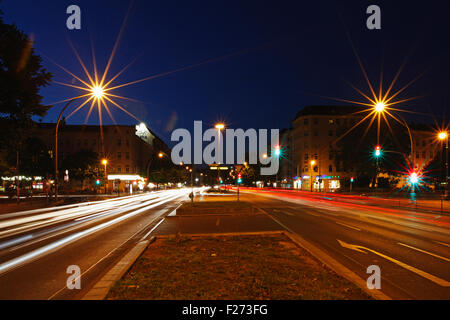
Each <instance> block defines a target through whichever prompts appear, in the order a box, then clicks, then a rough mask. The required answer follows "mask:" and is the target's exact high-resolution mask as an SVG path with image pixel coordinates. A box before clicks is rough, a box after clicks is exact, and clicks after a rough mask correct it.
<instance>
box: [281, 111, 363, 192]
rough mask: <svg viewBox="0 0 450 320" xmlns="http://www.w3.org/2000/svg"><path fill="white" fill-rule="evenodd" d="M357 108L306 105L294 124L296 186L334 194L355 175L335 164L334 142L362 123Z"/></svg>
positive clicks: (293, 168)
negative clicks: (343, 181) (343, 179)
mask: <svg viewBox="0 0 450 320" xmlns="http://www.w3.org/2000/svg"><path fill="white" fill-rule="evenodd" d="M363 109H364V108H360V107H354V106H307V107H305V108H303V109H302V110H300V111H299V112H298V113H297V115H296V117H295V119H294V120H293V121H292V129H291V138H290V141H291V143H292V145H291V148H290V152H291V156H290V158H291V159H292V164H291V165H292V170H291V171H292V172H293V173H294V174H295V176H294V177H293V178H292V180H293V187H294V188H298V189H303V190H313V191H319V190H322V191H333V190H336V189H339V188H340V187H341V181H342V178H344V177H351V176H353V175H354V172H353V171H347V172H345V171H344V170H343V168H341V166H339V164H336V163H335V161H334V155H335V153H336V152H337V151H338V150H336V147H335V145H334V144H333V142H335V141H336V139H337V138H338V135H339V133H340V132H342V131H344V130H345V129H347V128H348V129H349V128H351V127H352V126H353V125H355V124H356V123H357V122H358V121H360V120H361V118H362V116H361V113H358V111H361V110H363Z"/></svg>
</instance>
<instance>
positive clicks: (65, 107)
mask: <svg viewBox="0 0 450 320" xmlns="http://www.w3.org/2000/svg"><path fill="white" fill-rule="evenodd" d="M75 100H76V98H73V99H72V100H70V101H69V102H67V104H66V105H65V106H64V108H62V110H61V112H60V113H59V116H58V121H57V122H56V128H55V201H57V200H58V175H59V173H58V128H59V122H60V121H61V117H62V115H63V112H64V111H65V110H66V109H67V107H68V106H69V105H70V104H71V103H72V102H74V101H75Z"/></svg>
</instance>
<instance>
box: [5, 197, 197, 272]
mask: <svg viewBox="0 0 450 320" xmlns="http://www.w3.org/2000/svg"><path fill="white" fill-rule="evenodd" d="M203 190H204V188H196V189H194V192H196V193H198V192H202V191H203ZM190 192H191V189H179V190H167V191H164V192H162V195H161V197H159V198H157V199H156V200H154V198H152V199H148V198H149V197H148V196H146V195H144V196H142V195H141V196H140V197H139V196H138V197H137V198H138V199H139V198H142V199H145V200H143V202H142V201H140V203H139V204H135V206H132V205H131V206H127V207H125V208H117V209H115V210H112V211H111V212H110V214H111V215H112V216H115V215H117V214H122V215H120V216H118V217H115V218H114V219H112V220H109V221H106V222H102V223H100V224H98V225H96V226H93V227H90V228H88V229H86V230H83V231H78V232H76V233H74V234H71V235H68V236H65V237H64V238H62V239H59V240H57V241H54V242H51V243H49V244H47V245H44V246H42V247H40V248H38V249H35V250H32V251H30V252H28V253H25V254H23V255H21V256H18V257H15V258H13V259H11V260H9V261H6V262H3V263H2V264H0V275H2V274H4V273H6V272H8V271H10V270H12V269H15V268H17V267H19V266H22V265H24V264H27V263H29V262H31V261H33V260H35V259H38V258H40V257H42V256H44V255H47V254H49V253H51V252H54V251H56V250H59V249H61V248H63V247H65V246H67V245H69V244H70V243H73V242H74V241H77V240H79V239H81V238H84V237H86V236H88V235H91V234H93V233H95V232H98V231H100V230H103V229H105V228H108V227H111V226H112V225H115V224H118V223H120V222H122V221H124V220H127V219H129V218H132V217H134V216H136V215H138V214H141V213H143V212H145V211H147V210H149V209H152V208H155V207H157V206H160V205H162V204H165V203H167V202H170V201H173V200H176V199H179V198H181V197H183V196H187V195H188V194H189V193H190ZM128 200H131V199H128ZM132 200H136V199H132ZM139 200H140V199H139ZM117 203H118V202H117V201H116V203H115V204H116V205H117ZM119 203H120V202H119ZM96 207H101V205H98V206H96ZM71 210H72V209H71ZM111 215H110V216H109V217H111ZM97 218H101V217H97ZM78 222H79V221H78ZM27 239H30V238H27ZM20 240H26V239H25V238H24V239H20ZM16 241H18V240H17V239H16ZM16 243H17V242H16Z"/></svg>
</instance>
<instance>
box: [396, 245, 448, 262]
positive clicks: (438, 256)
mask: <svg viewBox="0 0 450 320" xmlns="http://www.w3.org/2000/svg"><path fill="white" fill-rule="evenodd" d="M398 244H399V245H401V246H405V247H408V248H411V249H414V250H417V251H420V252H423V253H426V254H429V255H430V256H433V257H436V258H439V259H442V260H445V261H450V259H448V258H446V257H442V256H440V255H437V254H435V253H431V252H428V251H425V250H422V249H419V248H415V247H412V246H408V245H407V244H404V243H401V242H398Z"/></svg>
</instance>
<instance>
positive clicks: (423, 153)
mask: <svg viewBox="0 0 450 320" xmlns="http://www.w3.org/2000/svg"><path fill="white" fill-rule="evenodd" d="M424 142H425V141H424ZM422 159H425V151H423V152H422Z"/></svg>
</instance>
